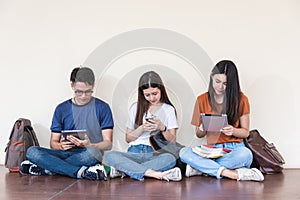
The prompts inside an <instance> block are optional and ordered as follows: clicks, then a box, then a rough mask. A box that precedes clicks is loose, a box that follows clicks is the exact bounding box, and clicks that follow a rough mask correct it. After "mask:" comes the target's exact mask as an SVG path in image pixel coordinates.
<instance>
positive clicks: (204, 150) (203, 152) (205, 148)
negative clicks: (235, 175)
mask: <svg viewBox="0 0 300 200" xmlns="http://www.w3.org/2000/svg"><path fill="white" fill-rule="evenodd" d="M192 151H193V152H194V153H196V154H198V155H199V156H202V157H204V158H219V157H222V156H224V155H225V154H227V153H230V152H231V150H230V149H226V148H217V147H215V146H213V145H206V144H203V145H200V146H195V147H193V148H192Z"/></svg>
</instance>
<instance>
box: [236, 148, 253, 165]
mask: <svg viewBox="0 0 300 200" xmlns="http://www.w3.org/2000/svg"><path fill="white" fill-rule="evenodd" d="M238 152H239V153H238V156H239V159H240V160H248V161H249V162H252V159H253V155H252V152H251V151H250V149H248V148H247V147H242V148H239V149H238Z"/></svg>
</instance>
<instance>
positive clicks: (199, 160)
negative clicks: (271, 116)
mask: <svg viewBox="0 0 300 200" xmlns="http://www.w3.org/2000/svg"><path fill="white" fill-rule="evenodd" d="M200 113H207V114H227V116H228V125H227V126H226V127H224V128H223V129H222V130H221V131H220V132H209V131H204V130H203V127H202V121H201V118H200ZM249 113H250V106H249V102H248V98H247V97H246V96H245V95H244V94H243V93H242V92H241V89H240V84H239V77H238V72H237V68H236V66H235V64H234V63H233V62H232V61H229V60H223V61H220V62H219V63H217V64H216V66H215V67H214V68H213V70H212V72H211V75H210V82H209V88H208V92H206V93H204V94H202V95H200V96H198V98H197V101H196V103H195V107H194V113H193V117H192V121H191V124H193V125H195V126H196V135H197V137H199V138H202V137H206V139H207V144H209V145H213V146H215V147H219V148H220V147H221V148H227V149H229V150H231V152H230V153H227V154H226V155H224V156H222V157H219V158H215V159H211V158H205V157H201V156H199V155H198V154H196V153H194V152H193V151H192V149H191V148H190V147H185V148H183V149H182V150H181V151H180V159H181V160H182V161H183V162H185V163H187V169H186V176H187V177H189V176H193V175H199V174H202V173H205V174H208V175H210V176H215V177H217V178H222V177H227V178H230V179H236V180H254V181H263V180H264V177H263V175H262V173H261V172H260V171H259V170H258V169H255V168H252V169H250V165H251V163H252V159H253V156H252V153H251V151H250V150H249V149H248V148H247V147H245V144H244V142H243V138H247V137H248V135H249Z"/></svg>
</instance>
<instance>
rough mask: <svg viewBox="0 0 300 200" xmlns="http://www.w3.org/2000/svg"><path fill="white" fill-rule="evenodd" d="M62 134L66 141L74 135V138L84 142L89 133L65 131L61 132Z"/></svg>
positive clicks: (84, 131)
mask: <svg viewBox="0 0 300 200" xmlns="http://www.w3.org/2000/svg"><path fill="white" fill-rule="evenodd" d="M61 134H62V136H63V137H64V138H65V139H67V136H68V135H73V136H74V137H77V138H78V139H81V140H83V139H84V136H85V134H87V131H86V130H63V131H61Z"/></svg>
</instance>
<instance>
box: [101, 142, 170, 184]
mask: <svg viewBox="0 0 300 200" xmlns="http://www.w3.org/2000/svg"><path fill="white" fill-rule="evenodd" d="M104 162H105V163H106V164H108V165H110V166H113V167H114V168H116V169H117V170H119V171H122V172H124V173H125V174H127V175H128V176H130V177H131V178H133V179H137V180H140V181H142V180H144V178H143V177H144V174H145V172H146V171H147V170H148V169H152V170H154V171H166V170H169V169H172V168H173V167H174V166H175V164H176V158H175V157H174V156H173V155H172V154H169V153H163V154H155V153H154V151H153V150H152V148H151V146H148V145H142V144H140V145H134V146H130V147H129V148H128V152H119V151H110V152H107V153H106V154H105V155H104Z"/></svg>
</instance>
